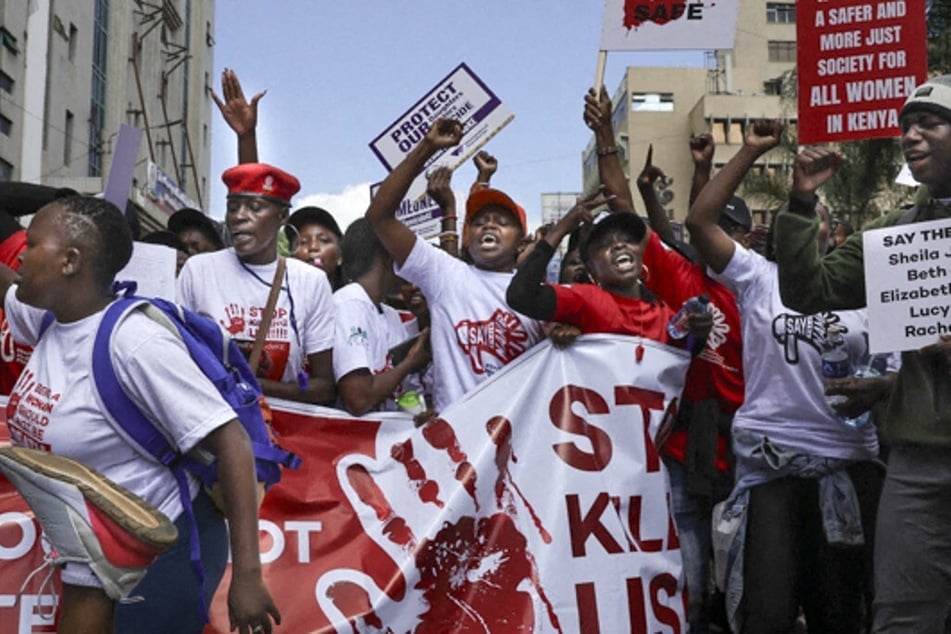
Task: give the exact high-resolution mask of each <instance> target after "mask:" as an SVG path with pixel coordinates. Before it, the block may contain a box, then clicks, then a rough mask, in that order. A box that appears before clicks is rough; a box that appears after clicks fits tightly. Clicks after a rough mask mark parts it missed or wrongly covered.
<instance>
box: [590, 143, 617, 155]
mask: <svg viewBox="0 0 951 634" xmlns="http://www.w3.org/2000/svg"><path fill="white" fill-rule="evenodd" d="M620 151H621V146H620V145H608V146H606V147H599V148H598V149H596V150H595V152H597V153H598V156H608V155H610V154H617V153H618V152H620Z"/></svg>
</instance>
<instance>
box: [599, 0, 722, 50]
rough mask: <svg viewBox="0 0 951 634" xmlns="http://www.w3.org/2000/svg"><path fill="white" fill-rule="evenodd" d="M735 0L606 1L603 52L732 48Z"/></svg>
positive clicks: (602, 39)
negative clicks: (695, 0)
mask: <svg viewBox="0 0 951 634" xmlns="http://www.w3.org/2000/svg"><path fill="white" fill-rule="evenodd" d="M737 6H738V1H737V0H708V1H707V2H690V1H688V0H633V1H632V0H605V3H604V25H603V28H602V30H601V50H602V51H664V50H667V51H669V50H691V49H692V50H697V49H700V50H709V49H730V48H733V36H734V34H735V32H736V11H737Z"/></svg>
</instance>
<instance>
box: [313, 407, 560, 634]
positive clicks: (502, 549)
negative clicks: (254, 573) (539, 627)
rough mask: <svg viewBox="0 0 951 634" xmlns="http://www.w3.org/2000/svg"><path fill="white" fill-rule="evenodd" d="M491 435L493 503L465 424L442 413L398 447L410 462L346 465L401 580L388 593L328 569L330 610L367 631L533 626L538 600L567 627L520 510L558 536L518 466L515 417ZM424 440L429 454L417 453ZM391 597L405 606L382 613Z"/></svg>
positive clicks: (491, 425) (322, 598) (541, 535)
mask: <svg viewBox="0 0 951 634" xmlns="http://www.w3.org/2000/svg"><path fill="white" fill-rule="evenodd" d="M486 433H487V434H488V438H489V439H491V442H492V443H493V445H494V448H495V461H494V469H490V471H491V473H488V474H486V473H483V474H481V476H482V478H486V476H488V479H487V484H488V486H491V487H492V489H491V490H492V495H490V496H486V495H483V496H482V499H483V500H485V499H486V497H488V498H489V499H491V507H490V508H483V506H484V505H482V506H480V504H479V497H478V496H477V488H478V487H479V486H482V481H480V479H479V475H477V474H476V470H475V468H474V467H473V465H472V464H471V463H470V462H469V460H468V457H467V455H466V454H465V453H464V452H463V451H462V449H461V448H460V445H459V442H458V439H457V438H456V434H455V431H454V430H453V429H452V427H451V426H450V425H449V424H448V423H447V422H446V421H445V420H443V419H440V418H437V419H435V420H433V421H431V422H430V423H429V424H427V426H426V427H425V428H424V429H423V432H422V438H420V436H419V435H414V436H413V437H411V438H410V439H408V440H405V441H403V442H400V443H397V444H395V445H394V446H393V447H392V448H391V451H390V454H391V458H392V459H393V460H395V461H396V462H397V463H399V464H400V465H402V469H392V468H391V469H389V470H388V471H382V472H377V473H373V472H371V471H372V467H371V468H368V467H367V466H365V465H363V464H359V463H354V464H350V465H348V466H346V467H344V468H343V469H342V475H343V477H345V478H346V484H348V485H349V487H348V486H346V485H345V487H344V488H345V489H348V488H349V489H350V491H351V493H352V495H353V496H355V497H356V500H355V501H356V502H358V503H359V505H362V506H363V508H364V510H369V511H370V513H363V514H361V520H362V522H363V524H364V527H365V529H366V530H367V532H368V533H369V534H370V535H371V536H373V537H374V539H375V541H377V543H378V544H379V545H380V546H381V547H382V549H383V550H384V551H386V553H387V554H388V556H389V557H390V559H391V560H392V561H391V562H390V563H391V564H392V570H393V571H394V573H395V574H396V576H397V577H398V578H395V579H391V580H390V583H389V584H388V587H387V588H386V590H385V591H384V590H381V589H380V588H379V587H377V586H378V585H379V584H377V583H376V582H373V581H372V580H370V579H369V577H368V575H366V574H364V573H356V572H355V571H339V570H338V571H333V572H332V573H328V575H325V577H327V578H325V579H321V581H320V583H318V591H317V594H318V596H317V598H318V602H320V603H321V605H322V607H324V608H325V611H326V612H328V613H336V614H337V615H338V618H341V619H346V620H347V621H349V622H350V624H351V626H353V627H354V628H355V629H357V630H359V631H363V630H364V629H376V630H379V631H386V632H402V631H410V630H412V631H414V632H448V631H453V632H518V631H526V632H530V631H534V630H535V623H536V620H537V617H536V612H538V611H539V610H538V608H536V606H543V607H542V608H541V610H542V611H543V612H544V614H545V616H544V617H543V618H544V619H546V620H547V622H548V625H549V627H550V628H551V629H554V630H555V631H559V632H560V631H561V626H560V624H559V621H558V617H557V615H556V614H555V611H554V607H553V605H552V603H551V601H550V600H549V599H548V597H547V596H546V594H545V591H544V589H543V588H542V586H541V583H540V580H539V577H538V570H537V566H536V565H535V560H534V558H533V556H532V554H531V552H530V548H529V540H528V538H527V536H526V535H525V534H523V532H522V531H521V530H520V529H519V521H518V520H519V515H520V514H521V513H527V514H528V516H530V517H531V520H532V522H533V524H534V529H535V531H536V536H537V539H540V540H541V541H542V542H543V543H544V544H549V543H551V539H552V538H551V536H550V535H549V534H548V531H547V530H545V528H544V526H542V522H541V520H540V519H539V517H538V516H537V514H536V513H535V510H534V509H533V508H532V505H531V504H530V503H529V501H528V500H527V499H526V498H525V496H524V495H523V494H522V492H521V490H520V489H519V487H518V485H517V484H516V483H515V482H514V480H513V479H512V476H511V474H510V472H509V465H510V464H511V463H513V462H517V457H516V455H515V454H514V452H513V450H512V444H511V423H509V421H508V420H507V419H505V418H504V417H501V416H496V417H493V418H491V419H490V420H489V421H488V422H487V423H486ZM420 441H422V442H420ZM417 444H418V445H419V454H424V456H421V455H418V454H417ZM436 458H439V460H434V459H436ZM424 463H425V466H424ZM338 473H340V472H339V471H338ZM393 476H396V477H397V478H399V480H395V479H393ZM387 477H389V479H388V480H387V481H383V480H385V479H387ZM384 488H385V489H386V491H387V493H384ZM447 495H449V496H450V497H447ZM404 505H405V506H406V508H405V509H402V508H401V507H403V506H404ZM398 508H399V509H400V510H398ZM427 508H428V509H430V510H429V512H427V511H426V509H427ZM455 510H458V511H459V512H455V513H454V512H453V511H455ZM439 513H442V517H443V518H444V521H443V522H442V523H441V525H440V526H438V528H434V527H433V526H432V525H431V523H430V524H427V522H426V520H427V519H432V518H433V517H434V516H435V515H437V514H439ZM446 518H448V519H446ZM426 533H429V534H428V535H426ZM335 573H339V574H335ZM367 582H369V583H370V584H372V586H371V585H369V584H368V583H367ZM385 595H388V596H385ZM387 600H388V601H389V602H399V606H398V609H396V610H394V611H393V613H392V614H387V613H380V614H378V613H377V610H376V607H375V606H379V605H380V604H382V603H387ZM386 607H388V606H385V607H384V609H386ZM396 620H399V621H400V623H399V624H397V623H396V622H395V621H396ZM384 623H385V624H386V625H385V626H384Z"/></svg>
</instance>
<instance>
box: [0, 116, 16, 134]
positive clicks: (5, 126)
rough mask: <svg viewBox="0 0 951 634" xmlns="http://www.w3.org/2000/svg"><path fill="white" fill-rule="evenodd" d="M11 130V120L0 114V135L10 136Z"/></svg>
mask: <svg viewBox="0 0 951 634" xmlns="http://www.w3.org/2000/svg"><path fill="white" fill-rule="evenodd" d="M11 130H13V120H12V119H10V118H9V117H5V116H3V115H2V114H0V134H4V135H6V136H10V131H11Z"/></svg>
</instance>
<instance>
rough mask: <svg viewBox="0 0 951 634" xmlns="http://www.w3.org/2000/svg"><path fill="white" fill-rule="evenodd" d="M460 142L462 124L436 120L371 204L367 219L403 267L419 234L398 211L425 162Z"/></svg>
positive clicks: (391, 174) (384, 183) (383, 185)
mask: <svg viewBox="0 0 951 634" xmlns="http://www.w3.org/2000/svg"><path fill="white" fill-rule="evenodd" d="M461 140H462V124H461V123H460V122H459V121H456V120H454V119H439V120H437V121H436V122H435V123H434V124H433V126H432V127H431V128H430V129H429V131H428V132H427V133H426V136H424V137H423V139H422V140H421V141H420V142H419V144H418V145H417V146H416V147H414V148H413V149H412V150H410V152H409V154H407V155H406V158H404V159H403V160H402V162H400V164H399V165H397V166H396V168H395V169H394V170H393V171H392V172H390V175H389V176H387V177H386V178H385V179H384V180H383V184H381V185H380V189H379V191H378V192H377V193H376V196H374V198H373V200H371V201H370V206H369V207H368V208H367V213H366V218H367V220H368V221H369V223H370V226H372V227H373V230H374V231H375V232H376V235H377V237H378V238H379V239H380V242H381V243H382V244H383V246H384V247H385V248H386V250H387V251H389V253H390V255H392V256H393V259H394V260H395V261H396V263H397V264H398V265H400V266H402V265H403V262H405V261H406V258H407V257H408V256H409V254H410V251H412V250H413V245H414V244H416V234H414V233H413V232H412V231H410V230H409V228H407V227H406V225H404V224H403V223H402V222H400V221H399V220H397V219H396V209H397V207H399V204H400V202H401V201H402V200H403V197H404V196H405V195H406V192H407V191H408V190H409V186H410V185H411V184H412V183H413V179H414V178H416V175H417V174H419V173H420V172H421V171H423V168H424V167H425V166H426V162H427V161H428V160H429V159H430V158H431V157H432V156H433V155H434V154H435V153H436V152H438V151H439V150H441V149H443V148H449V147H453V146H454V145H458V144H459V141H461Z"/></svg>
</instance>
